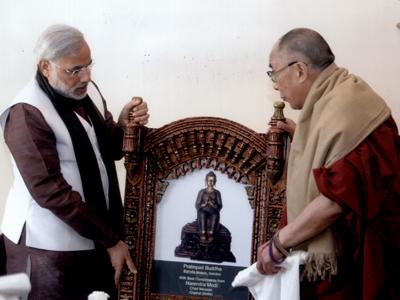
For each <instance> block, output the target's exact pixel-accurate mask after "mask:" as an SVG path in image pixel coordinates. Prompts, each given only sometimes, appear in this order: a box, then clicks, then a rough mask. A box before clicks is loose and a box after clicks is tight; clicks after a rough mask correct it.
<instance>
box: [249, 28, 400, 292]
mask: <svg viewBox="0 0 400 300" xmlns="http://www.w3.org/2000/svg"><path fill="white" fill-rule="evenodd" d="M334 60H335V56H334V55H333V53H332V51H331V49H330V47H329V45H328V44H327V42H326V41H325V40H324V39H323V37H322V36H321V35H320V34H319V33H317V32H315V31H313V30H310V29H306V28H298V29H294V30H291V31H289V32H288V33H286V34H285V35H284V36H282V37H281V38H280V39H279V40H278V41H277V43H276V44H275V45H274V47H273V49H272V51H271V53H270V57H269V62H270V68H271V69H272V70H271V71H269V72H268V73H267V74H268V76H269V77H270V78H271V80H272V82H273V87H274V89H276V90H277V91H279V92H280V96H281V98H282V99H283V100H284V101H286V102H288V103H289V104H290V106H291V107H292V108H293V109H299V110H301V113H300V116H299V120H298V122H297V125H296V124H295V123H294V122H293V121H291V120H287V122H286V123H282V122H281V123H279V124H278V127H280V128H281V129H283V130H285V131H287V132H288V133H289V134H290V136H291V137H292V144H291V149H290V155H289V159H288V173H287V222H285V221H283V222H282V224H281V226H280V228H281V229H280V230H279V231H278V232H277V233H276V234H275V236H274V237H273V238H272V239H271V241H268V242H267V243H266V244H264V245H262V246H260V247H259V250H258V262H257V267H258V270H259V271H260V272H261V273H263V274H266V275H270V274H275V273H277V272H280V268H279V263H280V262H282V261H283V260H284V259H285V258H286V256H288V255H291V253H290V252H291V250H305V251H307V252H308V259H307V261H306V263H305V265H304V266H303V267H302V271H301V280H302V282H301V285H300V287H301V288H300V293H301V299H400V292H399V284H398V278H399V275H400V262H399V259H400V235H399V232H400V205H399V201H400V138H399V135H398V130H397V127H396V124H395V122H394V120H393V119H392V117H391V112H390V109H389V108H388V107H387V106H386V103H385V102H384V101H383V99H381V97H379V96H378V95H377V94H376V93H375V92H374V91H373V90H372V89H371V88H370V87H369V86H368V85H367V84H366V83H365V82H364V81H363V80H362V79H361V78H359V77H357V76H355V75H352V74H350V73H349V72H348V71H347V70H346V69H343V68H339V67H338V66H337V65H336V64H335V63H334ZM284 219H285V218H284Z"/></svg>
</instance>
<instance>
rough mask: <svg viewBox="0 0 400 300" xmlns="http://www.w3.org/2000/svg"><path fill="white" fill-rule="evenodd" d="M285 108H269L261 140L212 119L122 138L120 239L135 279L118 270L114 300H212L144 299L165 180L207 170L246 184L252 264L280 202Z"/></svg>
mask: <svg viewBox="0 0 400 300" xmlns="http://www.w3.org/2000/svg"><path fill="white" fill-rule="evenodd" d="M283 106H284V105H283V103H281V104H277V105H275V109H276V111H275V114H274V116H273V117H272V119H271V122H270V123H269V124H270V125H271V127H270V129H269V131H268V133H267V134H262V133H256V132H255V131H253V130H251V129H249V128H247V127H245V126H242V125H240V124H238V123H235V122H233V121H229V120H226V119H222V118H215V117H195V118H187V119H183V120H179V121H176V122H173V123H170V124H168V125H166V126H163V127H161V128H159V129H147V128H139V127H135V126H134V125H132V126H131V127H129V128H128V129H127V130H126V132H125V141H124V149H125V151H126V152H127V153H126V155H125V167H126V170H127V176H126V189H125V203H124V207H125V211H124V235H125V242H126V243H127V244H128V245H129V247H130V249H131V255H132V258H133V260H134V262H135V264H136V266H137V268H138V271H139V272H138V274H137V275H133V274H131V273H129V272H128V270H127V269H125V270H124V272H123V274H122V279H121V284H120V288H119V299H137V300H139V299H140V300H147V299H188V300H189V299H190V300H200V299H203V300H204V299H210V298H204V297H192V296H181V295H158V294H151V292H150V287H151V268H152V261H153V255H154V245H155V217H156V209H155V208H156V205H157V203H158V202H159V201H161V199H162V196H163V194H164V192H165V189H166V184H165V182H164V180H166V179H176V178H178V177H180V176H184V175H185V174H187V173H189V172H192V171H193V170H196V169H201V168H213V169H215V170H218V171H220V172H222V173H225V174H227V175H228V177H229V178H232V179H234V180H235V181H237V182H240V183H243V184H246V192H247V195H248V200H249V202H250V205H251V207H252V209H253V215H254V218H253V233H252V246H251V258H250V259H251V261H252V262H254V261H255V260H256V259H257V247H258V246H259V245H260V244H262V243H264V242H265V241H267V240H268V239H269V238H271V237H272V235H273V233H274V232H275V231H276V229H277V226H278V224H279V221H280V213H281V209H282V206H283V203H284V202H285V178H284V177H285V172H284V170H283V165H284V163H283V162H284V161H285V158H286V157H285V155H286V152H287V144H288V143H287V141H286V137H285V135H284V133H283V132H282V131H281V130H279V129H278V128H277V127H276V121H277V120H284V117H283V113H282V109H283ZM270 162H272V163H270Z"/></svg>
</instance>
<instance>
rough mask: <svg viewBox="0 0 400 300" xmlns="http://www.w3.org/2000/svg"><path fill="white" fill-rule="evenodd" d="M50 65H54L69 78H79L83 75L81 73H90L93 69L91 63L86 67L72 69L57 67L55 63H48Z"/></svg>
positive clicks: (92, 63)
mask: <svg viewBox="0 0 400 300" xmlns="http://www.w3.org/2000/svg"><path fill="white" fill-rule="evenodd" d="M50 63H52V64H53V65H55V66H56V67H57V68H60V69H61V70H63V71H64V72H65V73H67V74H68V75H69V76H70V77H79V76H81V75H82V74H83V72H85V71H87V72H90V71H91V70H92V68H93V65H94V62H93V61H91V62H90V64H88V65H87V66H83V67H74V68H72V69H66V68H63V67H61V66H59V65H57V64H56V63H55V62H52V61H50Z"/></svg>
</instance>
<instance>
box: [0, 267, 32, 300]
mask: <svg viewBox="0 0 400 300" xmlns="http://www.w3.org/2000/svg"><path fill="white" fill-rule="evenodd" d="M30 290H31V283H30V280H29V278H28V275H26V274H25V273H17V274H12V275H6V276H0V300H19V299H21V297H26V296H27V295H28V293H29V292H30Z"/></svg>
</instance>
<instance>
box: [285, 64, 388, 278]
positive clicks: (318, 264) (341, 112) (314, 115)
mask: <svg viewBox="0 0 400 300" xmlns="http://www.w3.org/2000/svg"><path fill="white" fill-rule="evenodd" d="M389 115H390V110H389V108H388V107H387V106H386V104H385V102H384V101H383V100H382V99H381V97H379V96H378V95H377V94H376V93H375V92H374V91H373V90H372V89H371V88H370V87H369V86H368V85H367V84H366V83H365V82H364V81H363V80H362V79H360V78H359V77H356V76H354V75H352V74H349V73H348V71H347V70H345V69H343V68H338V67H337V66H336V65H335V64H332V65H330V66H329V67H328V68H326V69H325V70H324V71H322V73H321V74H320V75H319V76H318V78H317V79H316V81H315V82H314V83H313V85H312V87H311V89H310V92H309V93H308V95H307V98H306V100H305V103H304V107H303V109H302V112H301V114H300V116H299V120H298V123H297V126H296V131H295V134H294V137H293V142H292V145H291V149H290V155H289V162H288V178H287V207H288V222H289V223H290V222H291V221H293V219H294V218H295V217H296V216H298V215H299V214H300V213H301V211H302V210H303V209H304V208H305V207H306V206H307V204H308V203H310V202H311V201H312V200H313V199H315V197H317V196H318V195H319V191H318V189H317V186H316V183H315V180H314V176H313V173H312V170H313V169H315V168H320V167H327V166H330V165H332V164H333V163H334V162H335V161H337V160H338V159H340V158H342V157H344V156H345V155H346V154H348V153H349V152H351V151H352V150H353V149H354V148H355V147H356V146H357V145H358V144H360V143H361V142H362V141H363V140H364V139H365V138H366V137H367V136H368V135H369V134H370V133H371V132H372V131H373V130H374V129H375V128H377V127H378V126H379V125H380V124H381V123H382V122H384V121H385V120H386V119H387V118H388V117H389ZM299 248H300V249H304V250H307V251H308V253H309V258H308V261H307V262H306V268H305V272H304V274H303V275H304V276H307V278H308V279H309V280H316V279H317V278H322V279H324V278H326V277H330V275H334V274H337V259H336V258H337V256H336V251H335V242H334V239H333V235H332V232H331V230H330V229H329V228H328V229H327V230H325V231H323V232H322V233H321V234H319V235H318V236H316V237H314V238H312V239H310V240H308V241H306V242H305V243H303V244H302V245H300V247H299Z"/></svg>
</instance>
